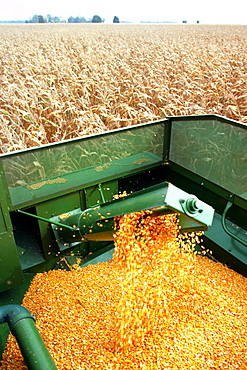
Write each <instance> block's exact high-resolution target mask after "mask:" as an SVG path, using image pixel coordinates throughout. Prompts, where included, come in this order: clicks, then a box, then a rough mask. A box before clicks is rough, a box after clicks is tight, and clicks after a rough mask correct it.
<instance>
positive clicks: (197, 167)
mask: <svg viewBox="0 0 247 370" xmlns="http://www.w3.org/2000/svg"><path fill="white" fill-rule="evenodd" d="M246 139H247V126H246V125H245V124H241V123H238V122H236V121H233V120H229V119H226V118H224V117H220V116H216V115H203V116H182V117H170V118H167V119H164V120H160V121H156V122H151V123H147V124H141V125H137V126H132V127H127V128H123V129H119V130H114V131H110V132H106V133H103V134H96V135H91V136H87V137H83V138H78V139H72V140H68V141H64V142H59V143H54V144H49V145H44V146H42V147H37V148H32V149H26V150H22V151H17V152H13V153H8V154H3V155H1V156H0V174H1V178H0V189H1V198H0V199H1V200H0V271H1V274H0V291H1V293H0V305H1V306H2V307H1V309H2V311H1V317H0V323H2V325H1V326H0V332H1V343H0V345H1V352H2V351H3V349H4V346H5V342H6V338H7V335H8V333H9V327H10V329H11V330H12V332H15V331H17V332H18V326H19V325H24V324H23V323H24V322H25V321H28V324H27V326H30V325H31V326H32V328H31V329H30V331H31V332H32V333H34V334H32V335H33V336H34V337H35V338H36V340H35V345H34V347H32V348H31V349H29V350H28V351H27V352H30V351H33V353H34V354H35V353H37V351H41V355H40V357H41V358H42V360H41V362H40V363H39V364H36V363H34V362H33V361H32V360H30V357H31V356H30V353H25V348H26V347H27V338H26V337H28V335H26V336H25V335H24V334H19V333H17V334H16V336H17V339H18V341H19V344H20V347H21V348H22V347H23V348H24V349H23V351H24V353H23V356H24V357H25V360H26V362H27V363H28V366H29V368H30V369H45V368H46V367H45V366H47V368H49V369H51V368H53V367H52V366H53V365H52V362H50V361H51V360H50V357H49V353H48V352H47V351H46V349H45V347H44V346H43V343H42V340H41V339H40V338H39V336H38V334H37V333H36V332H35V325H34V327H33V319H32V317H31V315H30V313H28V312H26V311H25V309H24V311H22V309H21V308H20V307H19V306H18V305H19V304H20V303H21V301H22V298H23V295H24V293H25V291H26V290H27V288H28V286H29V284H30V281H31V279H32V278H33V276H34V275H35V274H36V273H37V272H43V271H48V270H50V269H57V268H61V267H64V261H66V264H73V263H74V262H75V258H76V257H81V258H82V266H83V265H85V264H88V263H97V262H100V261H103V260H106V259H110V258H111V255H112V251H113V233H114V230H113V227H114V222H113V221H114V217H116V216H119V215H123V214H126V213H130V212H135V211H139V210H146V209H150V210H152V212H153V214H154V215H157V214H166V213H177V214H178V217H179V220H180V226H181V232H187V231H196V230H204V231H205V233H204V237H203V244H204V246H205V248H206V249H207V250H211V251H212V255H211V254H210V255H209V257H210V258H214V259H216V260H218V261H220V262H222V263H224V264H226V265H228V266H229V267H231V268H233V269H234V270H236V271H237V272H239V273H241V274H243V275H245V276H247V274H246V265H247V249H246V248H247V234H246V226H247V221H246V220H247V171H246V170H247V145H246V142H247V140H246ZM124 192H126V193H127V194H128V195H127V196H124V197H122V196H120V197H119V196H118V197H117V198H118V199H113V198H114V196H115V195H116V194H122V193H124ZM6 305H7V306H6ZM10 305H14V306H10ZM6 307H7V308H6ZM30 319H31V320H30ZM30 322H32V324H30ZM7 324H8V325H7ZM25 326H26V324H25V325H24V327H25ZM23 330H29V328H28V329H23V328H21V329H20V330H19V332H21V333H23ZM29 345H30V346H32V344H31V343H30V344H29ZM40 348H42V349H40ZM42 361H44V362H42ZM47 364H48V365H47ZM36 366H37V367H36ZM54 368H55V367H54Z"/></svg>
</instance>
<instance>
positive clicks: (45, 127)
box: [0, 24, 247, 152]
mask: <svg viewBox="0 0 247 370" xmlns="http://www.w3.org/2000/svg"><path fill="white" fill-rule="evenodd" d="M246 55H247V26H230V25H225V26H223V25H222V26H213V25H210V26H209V25H168V24H167V25H166V24H163V25H160V24H156V25H155V24H149V25H144V24H140V25H132V24H115V25H114V24H112V25H107V24H61V25H52V24H45V25H35V24H32V25H31V24H22V25H9V24H8V25H0V151H1V152H9V151H13V150H17V149H22V148H26V147H33V146H37V145H42V144H45V143H50V142H56V141H59V140H65V139H69V138H73V137H78V136H81V135H87V134H91V133H96V132H102V131H106V130H110V129H115V128H119V127H124V126H129V125H133V124H139V123H142V122H147V121H153V120H157V119H160V118H164V117H167V116H171V115H191V114H199V115H201V114H211V113H213V114H219V115H223V116H226V117H228V118H231V119H235V120H237V121H240V122H247V104H246V103H247V78H246V77H247V76H246V75H247V57H246Z"/></svg>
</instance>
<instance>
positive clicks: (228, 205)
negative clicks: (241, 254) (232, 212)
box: [221, 202, 247, 247]
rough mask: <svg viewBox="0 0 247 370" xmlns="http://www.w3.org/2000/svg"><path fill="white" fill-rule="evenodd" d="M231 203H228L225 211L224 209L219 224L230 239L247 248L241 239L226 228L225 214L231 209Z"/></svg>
mask: <svg viewBox="0 0 247 370" xmlns="http://www.w3.org/2000/svg"><path fill="white" fill-rule="evenodd" d="M232 204H233V203H231V202H228V203H227V205H226V207H225V209H224V212H223V213H222V217H221V224H222V227H223V229H224V230H225V232H226V233H227V234H228V235H230V237H231V238H233V239H235V240H237V241H238V242H239V243H241V244H243V245H244V246H245V247H247V242H246V241H245V240H243V239H241V238H239V237H238V236H237V235H235V234H233V233H232V232H231V231H230V230H229V229H228V228H227V226H226V214H227V212H228V210H229V209H230V208H231V206H232Z"/></svg>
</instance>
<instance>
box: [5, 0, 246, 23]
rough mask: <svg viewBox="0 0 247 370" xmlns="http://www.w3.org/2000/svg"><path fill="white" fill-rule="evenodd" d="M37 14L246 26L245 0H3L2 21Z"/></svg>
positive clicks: (107, 19) (106, 20) (110, 21)
mask: <svg viewBox="0 0 247 370" xmlns="http://www.w3.org/2000/svg"><path fill="white" fill-rule="evenodd" d="M34 14H37V15H43V16H46V15H47V14H51V15H52V16H58V17H61V18H63V19H65V20H68V18H69V17H70V16H73V17H76V16H82V17H85V18H86V19H89V18H92V17H93V15H99V16H100V17H101V18H104V19H105V23H112V20H113V17H114V16H115V15H116V16H117V17H118V18H119V19H120V22H121V21H131V22H133V23H139V22H140V21H155V22H161V21H171V22H178V23H182V21H183V20H187V22H188V23H196V22H197V21H199V22H200V23H203V24H247V1H246V0H234V1H230V0H228V1H226V0H201V1H200V0H166V1H165V0H150V1H145V0H121V1H119V0H84V1H83V0H69V1H68V0H41V1H40V0H38V1H37V0H36V1H35V0H0V21H4V20H26V19H30V18H32V16H33V15H34Z"/></svg>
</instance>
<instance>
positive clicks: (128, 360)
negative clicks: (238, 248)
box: [2, 211, 247, 370]
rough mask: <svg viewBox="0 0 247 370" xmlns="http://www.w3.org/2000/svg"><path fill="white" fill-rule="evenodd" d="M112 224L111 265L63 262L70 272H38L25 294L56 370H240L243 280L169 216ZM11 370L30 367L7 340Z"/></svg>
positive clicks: (245, 358) (245, 316) (143, 215)
mask: <svg viewBox="0 0 247 370" xmlns="http://www.w3.org/2000/svg"><path fill="white" fill-rule="evenodd" d="M115 221H116V222H115V224H116V230H115V251H114V256H113V259H112V260H111V261H109V262H102V263H98V264H96V265H89V266H87V267H84V268H79V264H80V262H81V261H80V259H76V263H75V264H73V265H71V266H70V265H69V264H68V261H67V260H66V259H65V258H62V260H64V261H65V263H66V264H67V266H68V268H69V270H70V271H65V270H54V271H52V270H51V271H49V272H44V273H39V274H37V275H36V276H35V277H34V279H33V281H32V284H31V285H30V287H29V290H28V292H27V293H26V295H25V297H24V300H23V305H24V306H25V307H27V309H29V310H30V311H31V312H32V313H33V314H35V315H36V316H37V321H36V324H37V326H38V329H39V331H40V333H41V335H42V337H43V339H44V341H45V343H46V346H47V348H48V350H49V351H50V353H51V355H52V357H53V359H54V361H55V363H56V365H57V367H58V369H59V370H81V369H83V370H86V369H92V370H96V369H102V370H103V369H104V370H105V369H111V370H122V369H128V370H129V369H130V370H139V369H146V370H163V369H164V370H166V369H167V370H168V369H169V370H190V369H193V370H201V369H203V370H211V369H228V370H235V369H236V370H237V369H238V370H245V369H246V368H247V350H246V343H245V342H246V334H247V324H246V323H247V311H246V296H247V279H246V278H245V277H243V276H241V275H239V274H238V273H236V272H234V271H233V270H230V269H229V268H227V267H225V266H223V265H222V264H220V263H216V262H214V261H213V260H210V259H208V258H207V257H203V256H200V255H197V254H195V251H194V242H193V241H192V240H193V239H195V238H197V235H196V234H184V235H182V236H181V234H178V230H179V225H178V222H177V220H176V216H175V215H166V216H160V217H154V218H153V217H151V212H149V211H144V212H137V213H134V214H129V215H125V216H121V217H118V218H116V220H115ZM199 236H200V235H199ZM199 236H198V238H199ZM205 252H206V251H205ZM90 254H92V252H90ZM12 369H15V370H16V369H26V367H25V365H24V363H23V359H22V356H21V353H20V351H19V348H18V346H17V344H16V340H15V338H14V337H13V336H12V335H10V337H9V339H8V343H7V346H6V350H5V352H4V354H3V361H2V370H12Z"/></svg>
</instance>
